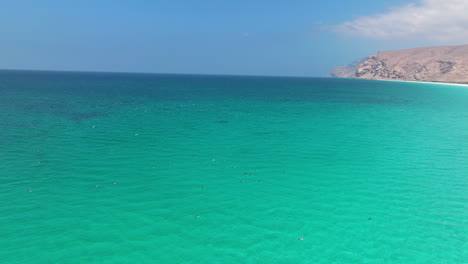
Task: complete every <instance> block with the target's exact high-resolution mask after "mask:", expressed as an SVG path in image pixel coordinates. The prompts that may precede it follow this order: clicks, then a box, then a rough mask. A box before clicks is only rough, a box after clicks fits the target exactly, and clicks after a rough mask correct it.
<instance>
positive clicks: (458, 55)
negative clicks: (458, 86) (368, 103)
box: [330, 45, 468, 82]
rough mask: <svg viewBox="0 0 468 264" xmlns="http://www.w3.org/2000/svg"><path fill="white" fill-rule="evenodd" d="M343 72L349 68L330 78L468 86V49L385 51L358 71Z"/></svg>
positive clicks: (426, 48)
mask: <svg viewBox="0 0 468 264" xmlns="http://www.w3.org/2000/svg"><path fill="white" fill-rule="evenodd" d="M350 65H352V64H350ZM347 67H348V66H347ZM340 68H346V67H337V68H335V69H333V71H332V73H331V74H330V76H332V77H341V78H360V79H374V80H402V81H436V82H468V45H463V46H445V47H425V48H416V49H408V50H397V51H383V52H379V53H378V54H377V55H371V56H369V57H367V59H365V60H364V61H362V62H361V63H359V65H357V66H356V67H355V68H354V69H351V68H347V71H344V70H341V71H340ZM337 69H338V70H337Z"/></svg>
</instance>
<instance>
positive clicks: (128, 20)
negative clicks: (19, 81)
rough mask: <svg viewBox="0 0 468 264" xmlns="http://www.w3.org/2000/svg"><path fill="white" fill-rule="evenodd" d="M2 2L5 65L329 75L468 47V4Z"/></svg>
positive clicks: (382, 0) (0, 41)
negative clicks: (433, 49) (377, 61)
mask: <svg viewBox="0 0 468 264" xmlns="http://www.w3.org/2000/svg"><path fill="white" fill-rule="evenodd" d="M0 2H1V7H0V68H3V69H43V70H45V69H53V70H85V71H124V72H159V73H206V74H210V73H212V74H247V75H293V76H294V75H299V76H325V75H326V74H327V73H328V72H329V71H330V69H331V68H332V67H334V66H337V65H342V64H346V63H348V62H351V61H352V60H354V59H357V58H360V57H363V56H366V55H370V54H372V53H375V52H377V51H378V50H386V49H401V48H409V47H414V46H421V45H424V46H427V45H443V44H462V43H465V42H466V43H468V15H466V14H468V1H466V0H444V1H441V0H401V1H400V0H389V1H387V0H359V1H358V0H356V1H347V0H346V1H345V0H327V1H323V0H321V1H314V0H285V1H279V0H277V1H275V0H269V1H256V0H245V1H244V0H236V1H227V0H225V1H221V0H218V1H214V0H196V1H190V0H185V1H179V0H167V1H163V0H146V1H144V0H131V1H124V0H121V1H119V0H113V1H110V0H79V1H76V0H73V1H72V0H56V1H55V0H41V1H37V0H30V1H26V0H0ZM465 38H466V39H465ZM464 41H465V42H464Z"/></svg>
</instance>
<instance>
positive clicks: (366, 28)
mask: <svg viewBox="0 0 468 264" xmlns="http://www.w3.org/2000/svg"><path fill="white" fill-rule="evenodd" d="M332 29H333V30H334V31H336V32H339V33H341V34H345V35H352V36H359V37H366V38H374V39H427V40H432V41H439V42H446V43H449V42H460V41H465V42H468V0H419V1H418V2H415V3H412V4H408V5H405V6H400V7H396V8H394V9H392V10H390V11H388V12H386V13H382V14H376V15H372V16H364V17H359V18H357V19H355V20H352V21H348V22H345V23H342V24H340V25H336V26H333V27H332Z"/></svg>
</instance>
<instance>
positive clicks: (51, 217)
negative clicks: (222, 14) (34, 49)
mask: <svg viewBox="0 0 468 264" xmlns="http://www.w3.org/2000/svg"><path fill="white" fill-rule="evenodd" d="M0 126H1V127H0V128H1V137H0V263H5V264H9V263H15V264H16V263H223V264H229V263H314V264H316V263H326V264H330V263H399V264H402V263H412V264H418V263H424V264H429V263H434V264H441V263H447V264H459V263H468V88H466V87H456V86H447V85H437V84H418V83H401V82H382V81H365V80H347V79H320V78H285V77H284V78H283V77H239V76H202V75H199V76H196V75H193V76H191V75H151V74H116V73H115V74H113V73H66V72H32V71H31V72H28V71H0ZM299 238H302V239H299Z"/></svg>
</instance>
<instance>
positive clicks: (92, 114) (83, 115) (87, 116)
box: [70, 112, 107, 120]
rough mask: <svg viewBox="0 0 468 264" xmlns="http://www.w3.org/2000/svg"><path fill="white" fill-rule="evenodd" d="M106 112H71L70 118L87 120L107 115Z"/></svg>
mask: <svg viewBox="0 0 468 264" xmlns="http://www.w3.org/2000/svg"><path fill="white" fill-rule="evenodd" d="M106 115H107V113H106V112H89V113H74V114H70V119H72V120H86V119H90V118H95V117H101V116H106Z"/></svg>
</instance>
